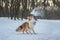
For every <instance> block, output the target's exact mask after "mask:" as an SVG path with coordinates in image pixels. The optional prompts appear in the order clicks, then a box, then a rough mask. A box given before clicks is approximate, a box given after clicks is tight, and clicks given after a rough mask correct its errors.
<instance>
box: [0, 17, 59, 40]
mask: <svg viewBox="0 0 60 40" xmlns="http://www.w3.org/2000/svg"><path fill="white" fill-rule="evenodd" d="M25 21H26V20H13V19H12V20H11V19H10V18H9V19H8V18H7V17H0V40H60V20H47V19H38V20H37V21H36V25H35V27H34V30H35V32H36V33H37V34H26V33H25V34H22V33H21V32H16V28H17V27H19V26H20V25H22V23H24V22H25Z"/></svg>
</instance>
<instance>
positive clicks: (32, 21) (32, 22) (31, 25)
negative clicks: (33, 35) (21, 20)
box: [28, 19, 35, 28]
mask: <svg viewBox="0 0 60 40" xmlns="http://www.w3.org/2000/svg"><path fill="white" fill-rule="evenodd" d="M28 23H29V27H30V28H34V25H35V19H32V20H30V21H28Z"/></svg>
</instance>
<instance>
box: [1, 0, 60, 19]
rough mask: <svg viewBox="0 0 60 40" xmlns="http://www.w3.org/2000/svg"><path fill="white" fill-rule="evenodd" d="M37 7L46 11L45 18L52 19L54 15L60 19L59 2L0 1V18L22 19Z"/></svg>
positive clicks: (51, 0)
mask: <svg viewBox="0 0 60 40" xmlns="http://www.w3.org/2000/svg"><path fill="white" fill-rule="evenodd" d="M38 6H39V7H40V8H42V9H43V10H45V11H46V12H45V14H46V18H52V16H53V15H55V16H56V14H57V16H58V15H59V17H60V12H59V11H60V0H0V17H11V19H13V18H14V19H16V18H17V19H19V18H22V19H23V18H26V17H27V16H28V15H29V13H30V12H31V11H32V9H34V8H35V7H38ZM48 8H50V9H51V10H50V9H49V10H47V9H48ZM52 10H53V11H52ZM55 13H56V14H55ZM55 16H54V17H55Z"/></svg>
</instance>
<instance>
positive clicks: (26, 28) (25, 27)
mask: <svg viewBox="0 0 60 40" xmlns="http://www.w3.org/2000/svg"><path fill="white" fill-rule="evenodd" d="M35 23H36V21H35V19H34V17H33V16H28V17H27V21H26V22H25V23H23V24H22V25H21V26H19V27H18V28H17V29H16V31H17V32H23V33H24V32H26V33H31V31H33V33H34V34H35V31H34V25H35ZM31 34H32V33H31Z"/></svg>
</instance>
